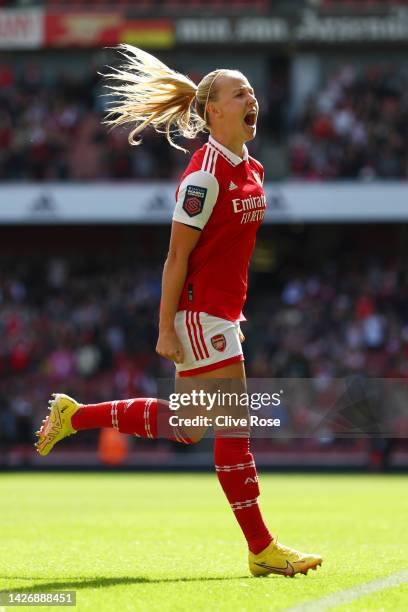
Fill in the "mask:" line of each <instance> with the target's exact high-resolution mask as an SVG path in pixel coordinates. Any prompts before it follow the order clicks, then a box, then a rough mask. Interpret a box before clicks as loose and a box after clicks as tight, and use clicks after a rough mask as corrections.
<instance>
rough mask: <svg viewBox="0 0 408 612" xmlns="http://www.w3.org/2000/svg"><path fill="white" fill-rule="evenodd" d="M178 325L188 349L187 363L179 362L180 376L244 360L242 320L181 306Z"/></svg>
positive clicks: (182, 340)
mask: <svg viewBox="0 0 408 612" xmlns="http://www.w3.org/2000/svg"><path fill="white" fill-rule="evenodd" d="M174 325H175V329H176V333H177V335H178V337H179V339H180V342H181V344H182V345H183V349H184V361H183V363H176V364H175V366H176V370H177V372H178V373H179V374H180V376H194V375H195V374H202V373H203V372H209V371H210V370H217V369H218V368H222V367H224V366H227V365H230V364H231V363H236V362H238V361H244V356H243V354H242V345H241V341H240V339H239V331H240V328H239V322H238V321H227V320H226V319H220V318H219V317H214V316H213V315H209V314H207V313H206V312H193V311H191V310H180V311H179V312H178V313H177V314H176V318H175V320H174Z"/></svg>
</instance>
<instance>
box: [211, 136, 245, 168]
mask: <svg viewBox="0 0 408 612" xmlns="http://www.w3.org/2000/svg"><path fill="white" fill-rule="evenodd" d="M208 142H209V144H210V145H211V146H212V147H214V149H217V150H218V151H220V152H221V153H222V154H223V155H224V157H226V158H227V159H228V161H229V162H230V163H231V164H232V165H233V166H238V164H240V163H241V162H242V161H247V159H248V149H247V147H246V145H244V154H243V156H242V157H239V155H235V153H233V152H232V151H230V150H229V149H227V147H224V145H222V144H220V143H219V142H218V141H217V140H215V138H213V137H212V136H209V137H208Z"/></svg>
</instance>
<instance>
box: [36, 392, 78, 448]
mask: <svg viewBox="0 0 408 612" xmlns="http://www.w3.org/2000/svg"><path fill="white" fill-rule="evenodd" d="M79 408H81V405H80V404H78V402H77V401H76V400H74V399H73V398H72V397H69V396H68V395H65V394H64V393H53V394H52V399H50V400H49V402H48V409H49V411H50V414H49V415H48V416H47V417H46V418H45V419H43V421H42V426H41V428H40V429H39V430H38V431H36V432H35V433H36V436H37V437H38V440H37V442H36V443H35V448H36V449H37V451H38V452H39V454H40V455H48V453H49V452H50V451H51V450H52V449H53V448H54V446H55V444H56V443H57V442H59V441H60V440H62V439H63V438H66V437H67V436H70V435H72V434H74V433H76V430H75V429H74V428H73V427H72V425H71V418H72V416H73V415H74V414H75V412H77V410H79Z"/></svg>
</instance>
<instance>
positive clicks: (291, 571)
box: [249, 539, 323, 578]
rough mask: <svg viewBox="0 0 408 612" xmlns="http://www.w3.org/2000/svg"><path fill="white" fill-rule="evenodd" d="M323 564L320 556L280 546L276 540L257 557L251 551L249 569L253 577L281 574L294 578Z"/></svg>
mask: <svg viewBox="0 0 408 612" xmlns="http://www.w3.org/2000/svg"><path fill="white" fill-rule="evenodd" d="M322 563H323V559H322V557H321V556H320V555H315V554H311V553H301V552H299V551H298V550H295V549H294V548H289V547H288V546H284V545H283V544H279V543H278V541H277V540H276V539H275V540H272V542H271V543H270V544H269V545H268V546H267V547H266V548H265V549H264V550H262V551H261V552H260V553H258V554H257V555H254V553H252V552H251V551H249V569H250V572H251V574H252V575H253V576H266V575H268V574H280V575H281V576H285V577H288V576H290V577H291V578H293V576H295V574H304V575H307V572H308V571H309V570H310V569H313V570H315V569H317V567H318V566H319V565H321V564H322Z"/></svg>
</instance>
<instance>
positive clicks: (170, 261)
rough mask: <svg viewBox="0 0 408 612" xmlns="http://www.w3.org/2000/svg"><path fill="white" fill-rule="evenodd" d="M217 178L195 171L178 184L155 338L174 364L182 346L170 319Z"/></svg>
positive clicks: (181, 356) (212, 201)
mask: <svg viewBox="0 0 408 612" xmlns="http://www.w3.org/2000/svg"><path fill="white" fill-rule="evenodd" d="M218 192H219V186H218V181H217V179H216V178H215V177H214V176H213V175H212V174H210V173H208V172H203V171H201V170H198V171H196V172H192V173H190V174H188V175H187V176H186V178H185V179H184V180H183V181H182V183H181V184H180V188H179V190H178V194H177V203H176V208H175V210H174V214H173V225H172V231H171V238H170V247H169V253H168V256H167V259H166V263H165V265H164V270H163V280H162V300H161V308H160V323H159V339H158V341H157V346H156V351H157V352H158V353H159V355H161V356H162V357H166V358H167V359H171V360H172V361H175V362H176V363H182V362H183V361H184V354H183V348H182V345H181V342H180V340H179V338H178V337H177V334H176V331H175V329H174V319H175V316H176V313H177V307H178V304H179V301H180V295H181V292H182V290H183V286H184V282H185V280H186V276H187V270H188V260H189V257H190V254H191V252H192V251H193V249H194V247H195V246H196V244H197V242H198V241H199V239H200V236H201V230H202V229H203V228H204V226H205V225H206V223H207V221H208V219H209V218H210V216H211V213H212V211H213V208H214V205H215V203H216V201H217V198H218Z"/></svg>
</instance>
